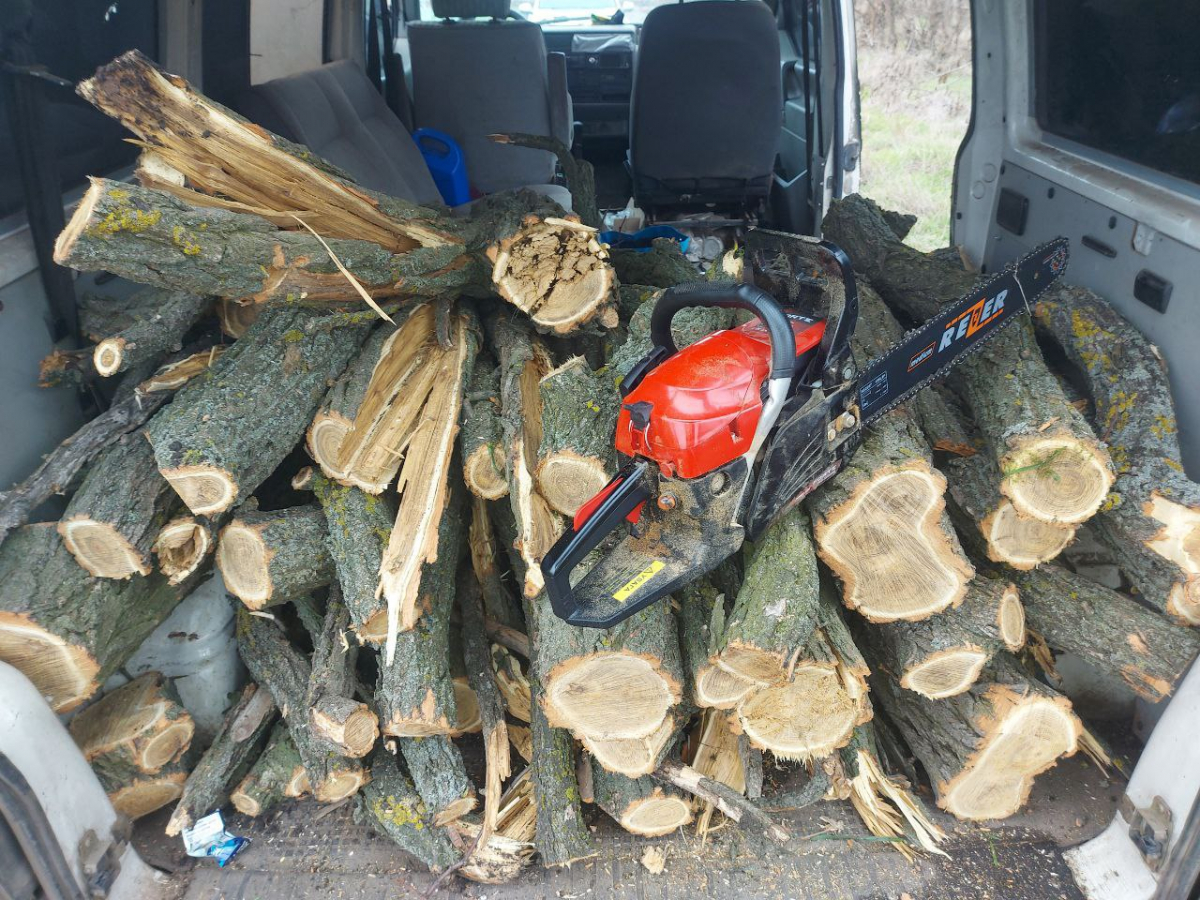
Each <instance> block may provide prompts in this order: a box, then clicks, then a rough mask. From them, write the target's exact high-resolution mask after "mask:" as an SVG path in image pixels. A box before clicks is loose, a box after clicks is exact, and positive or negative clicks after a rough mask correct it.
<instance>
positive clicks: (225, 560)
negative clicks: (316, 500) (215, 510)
mask: <svg viewBox="0 0 1200 900" xmlns="http://www.w3.org/2000/svg"><path fill="white" fill-rule="evenodd" d="M328 533H329V532H328V529H327V528H326V525H325V516H324V515H323V514H322V512H321V510H320V508H319V507H318V506H317V505H316V504H309V505H307V506H294V507H291V508H290V509H280V510H274V511H272V512H262V511H260V510H258V509H253V508H251V509H249V510H247V511H245V512H242V513H240V514H239V515H237V516H235V517H234V519H233V521H231V522H230V523H229V524H228V525H226V526H225V527H224V528H223V529H222V530H221V537H220V541H219V542H218V544H217V568H218V569H220V570H221V575H222V577H223V578H224V579H225V587H226V588H228V590H229V592H230V593H231V594H233V595H234V596H235V597H237V598H238V599H239V600H241V601H242V603H244V604H245V605H246V608H247V609H256V610H259V609H266V608H268V607H271V606H278V605H279V604H280V603H286V602H288V601H289V600H291V599H293V598H295V597H299V596H301V595H303V594H308V593H311V592H312V591H316V590H320V589H321V588H323V587H325V586H327V585H328V584H329V582H330V581H331V580H332V579H333V577H334V568H333V558H332V557H331V556H330V554H329V550H328V548H327V546H326V543H327V537H328Z"/></svg>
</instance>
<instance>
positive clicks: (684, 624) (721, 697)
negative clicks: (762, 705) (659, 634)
mask: <svg viewBox="0 0 1200 900" xmlns="http://www.w3.org/2000/svg"><path fill="white" fill-rule="evenodd" d="M724 640H725V595H724V594H723V593H721V592H720V591H719V590H718V589H717V587H716V586H715V585H714V584H713V583H712V581H711V580H710V579H707V578H700V579H697V580H696V581H693V582H691V583H690V584H687V585H685V586H684V587H683V588H682V589H681V590H680V592H679V644H680V649H681V650H682V656H683V665H684V673H685V675H686V676H687V677H686V679H685V681H686V682H687V684H689V685H690V686H691V690H692V697H691V700H692V702H693V703H695V704H696V706H698V707H700V708H702V709H733V708H734V707H735V706H737V704H738V701H740V700H741V699H742V698H743V697H745V696H747V695H748V694H750V693H751V692H752V691H753V690H755V688H756V687H758V685H756V684H755V683H754V682H752V681H747V680H746V679H745V678H742V677H741V676H740V675H735V674H734V673H733V672H730V671H728V670H726V669H723V668H721V667H720V666H719V665H718V664H717V662H718V659H719V657H720V648H721V647H722V645H723V643H724Z"/></svg>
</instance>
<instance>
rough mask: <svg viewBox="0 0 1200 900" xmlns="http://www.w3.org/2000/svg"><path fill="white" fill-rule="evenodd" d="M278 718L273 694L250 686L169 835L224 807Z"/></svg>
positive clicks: (195, 776)
mask: <svg viewBox="0 0 1200 900" xmlns="http://www.w3.org/2000/svg"><path fill="white" fill-rule="evenodd" d="M275 718H276V710H275V701H274V700H272V699H271V695H270V694H269V693H268V692H267V691H265V690H263V689H262V688H260V687H258V685H254V684H250V685H247V686H246V689H245V690H244V691H242V696H241V698H240V699H239V700H238V702H237V703H236V704H234V706H233V708H232V709H230V710H229V712H228V713H226V715H225V721H224V722H223V723H222V724H221V728H220V730H219V731H218V732H217V734H216V737H214V738H213V742H212V743H211V744H210V745H209V747H208V749H207V750H206V751H204V755H203V756H201V757H200V761H199V762H198V763H197V764H196V767H195V768H194V769H192V774H191V775H189V776H188V778H187V784H186V785H185V786H184V789H183V796H182V797H180V800H179V803H178V805H177V806H176V807H175V811H174V812H173V813H172V814H171V819H170V821H169V822H167V834H169V835H176V834H179V832H181V831H182V830H183V829H185V828H190V827H191V826H192V825H195V824H196V822H197V821H199V820H200V819H201V818H202V817H204V816H207V815H208V814H209V813H210V812H212V811H213V810H214V809H219V808H220V807H221V806H223V805H224V803H225V801H226V799H228V797H229V790H230V788H231V787H232V786H233V785H235V784H237V783H238V782H239V781H240V780H241V779H242V777H243V776H244V775H245V774H246V772H247V771H248V770H249V768H250V766H251V764H252V763H253V762H254V760H256V759H257V758H258V754H259V751H260V750H261V749H262V747H263V744H264V743H265V741H266V740H267V736H268V735H269V734H270V732H271V725H272V724H273V723H274V722H275Z"/></svg>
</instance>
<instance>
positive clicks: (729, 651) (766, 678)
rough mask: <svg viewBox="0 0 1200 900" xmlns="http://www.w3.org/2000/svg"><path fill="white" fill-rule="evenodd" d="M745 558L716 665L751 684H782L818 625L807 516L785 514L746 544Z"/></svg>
mask: <svg viewBox="0 0 1200 900" xmlns="http://www.w3.org/2000/svg"><path fill="white" fill-rule="evenodd" d="M745 558H746V570H745V577H744V578H743V580H742V586H741V590H739V591H738V594H737V599H736V600H735V601H734V604H733V609H732V611H731V612H730V614H729V619H728V622H727V624H726V626H725V633H724V636H723V642H722V647H721V651H720V654H719V656H718V659H717V665H718V666H719V667H720V668H721V669H723V670H725V671H726V672H729V673H730V674H732V675H735V676H737V677H738V678H740V679H742V680H744V681H748V682H750V683H752V684H755V685H760V686H761V685H773V684H781V683H782V682H784V681H785V680H786V679H787V674H788V667H789V666H790V664H791V661H792V657H793V655H794V654H795V653H796V652H797V651H798V650H799V649H800V648H801V647H803V646H804V644H805V643H806V642H807V641H808V639H809V638H810V637H812V633H813V631H815V630H816V628H817V616H818V610H819V608H820V576H819V574H818V573H817V557H816V553H815V552H814V550H813V542H812V534H811V530H810V525H809V519H808V515H807V514H806V513H805V512H804V511H803V510H801V509H796V510H793V511H792V512H790V513H788V514H787V515H786V516H785V517H784V518H782V519H780V520H779V521H778V522H776V523H775V524H774V525H772V526H771V528H770V529H768V530H767V532H766V533H765V534H764V535H763V536H762V538H761V539H760V540H759V541H758V542H757V543H756V544H754V545H753V546H750V547H747V549H746V552H745Z"/></svg>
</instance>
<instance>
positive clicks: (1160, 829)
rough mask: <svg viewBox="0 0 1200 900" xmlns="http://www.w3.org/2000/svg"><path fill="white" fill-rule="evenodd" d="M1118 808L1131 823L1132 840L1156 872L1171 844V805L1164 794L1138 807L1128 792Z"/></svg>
mask: <svg viewBox="0 0 1200 900" xmlns="http://www.w3.org/2000/svg"><path fill="white" fill-rule="evenodd" d="M1118 809H1119V811H1120V813H1121V818H1123V819H1124V820H1125V821H1126V822H1128V823H1129V839H1130V840H1131V841H1133V845H1134V846H1135V847H1137V848H1138V852H1139V853H1141V854H1142V858H1143V859H1145V861H1146V865H1147V866H1148V867H1149V868H1150V870H1151V871H1154V872H1157V871H1158V868H1159V866H1161V865H1162V862H1163V860H1164V859H1166V858H1167V851H1168V850H1169V849H1170V847H1171V808H1170V807H1169V806H1167V804H1166V801H1165V800H1163V798H1162V797H1155V798H1154V799H1153V800H1151V801H1150V805H1149V806H1147V807H1138V806H1135V805H1134V803H1133V800H1131V799H1130V797H1129V795H1128V794H1125V795H1124V796H1123V797H1121V803H1120V805H1119V806H1118Z"/></svg>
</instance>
